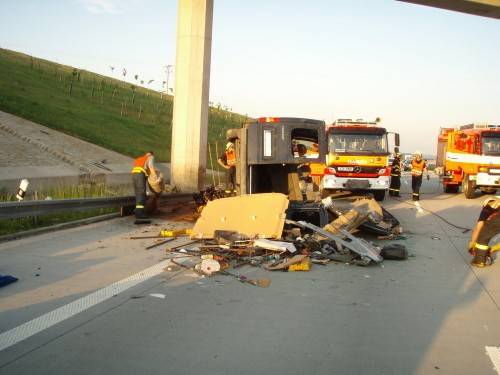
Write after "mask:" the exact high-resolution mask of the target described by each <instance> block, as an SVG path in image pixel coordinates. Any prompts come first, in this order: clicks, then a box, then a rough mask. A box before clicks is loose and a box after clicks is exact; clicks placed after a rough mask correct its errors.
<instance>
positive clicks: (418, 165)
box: [411, 159, 425, 176]
mask: <svg viewBox="0 0 500 375" xmlns="http://www.w3.org/2000/svg"><path fill="white" fill-rule="evenodd" d="M424 168H425V161H424V159H422V160H420V162H418V161H416V160H415V159H413V160H412V161H411V174H412V175H413V176H421V175H422V174H423V173H424Z"/></svg>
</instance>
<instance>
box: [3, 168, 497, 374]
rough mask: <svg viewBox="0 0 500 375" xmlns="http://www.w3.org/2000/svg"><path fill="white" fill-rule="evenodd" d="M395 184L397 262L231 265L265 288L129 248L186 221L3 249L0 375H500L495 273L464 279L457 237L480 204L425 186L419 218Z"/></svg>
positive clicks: (85, 230)
mask: <svg viewBox="0 0 500 375" xmlns="http://www.w3.org/2000/svg"><path fill="white" fill-rule="evenodd" d="M405 181H406V183H405ZM405 181H403V198H402V199H400V200H396V199H391V198H387V199H386V201H385V202H384V205H385V206H386V208H388V209H389V210H390V211H391V213H393V214H394V215H395V216H396V217H397V218H398V219H399V220H400V221H401V222H402V225H403V228H404V230H405V234H406V235H407V236H408V238H407V239H405V240H399V241H396V242H399V243H402V244H404V245H405V246H407V248H408V250H409V252H410V254H411V256H410V258H409V259H408V260H407V261H385V262H384V263H383V264H382V265H374V266H369V267H358V266H350V265H345V264H332V263H330V264H329V265H327V266H314V267H313V269H312V270H311V271H310V272H294V273H284V272H275V273H267V272H265V271H263V270H261V269H256V268H251V267H248V268H242V269H240V272H241V273H243V274H245V275H247V276H250V277H263V276H265V277H269V278H271V279H272V284H271V286H270V287H269V288H267V289H263V288H258V287H254V286H251V285H246V284H241V283H239V282H238V281H236V280H234V279H232V278H228V277H227V276H222V275H219V276H215V277H210V278H201V277H199V276H197V275H196V274H194V273H192V272H190V271H186V270H176V271H165V270H164V268H165V267H167V266H168V264H169V261H168V260H166V259H165V252H164V247H163V246H160V247H157V248H154V249H151V250H145V249H144V247H145V246H147V245H149V244H151V243H152V242H153V241H154V240H130V239H128V237H129V236H130V235H146V234H153V233H156V232H157V231H158V230H159V228H161V229H164V228H166V227H179V226H183V225H184V226H191V225H192V224H189V223H188V224H186V223H178V222H176V223H172V222H157V223H156V224H159V225H156V226H155V225H151V226H149V227H142V228H137V227H134V225H133V224H132V219H131V218H123V219H117V220H112V221H109V222H105V223H98V224H93V225H89V226H85V227H80V228H74V229H70V230H65V231H61V232H56V233H49V234H45V235H41V236H38V237H33V238H26V239H23V240H19V241H14V242H8V243H3V244H0V274H12V275H14V276H16V277H18V278H19V281H18V282H17V283H15V284H11V285H9V286H7V287H4V288H1V289H0V332H3V333H2V334H0V348H1V349H2V350H1V351H0V374H9V375H14V374H37V375H42V374H51V375H54V374H159V373H164V374H287V375H290V374H471V373H475V374H498V373H499V371H500V368H499V366H500V362H499V361H500V359H499V358H500V349H499V348H500V283H499V281H500V278H499V267H500V265H498V264H494V265H493V266H492V267H489V268H486V269H476V268H472V267H471V266H470V265H469V262H470V255H469V254H468V253H467V251H466V244H467V242H468V241H469V238H470V232H468V233H463V232H464V228H472V226H473V225H474V223H475V221H476V219H477V215H478V213H479V211H480V207H481V203H482V201H483V200H484V196H479V195H478V197H477V198H476V199H472V200H466V199H465V198H464V197H463V195H446V194H443V193H441V190H440V188H439V182H438V181H437V179H436V178H434V177H433V178H432V179H431V181H430V182H427V181H424V186H423V191H422V192H423V194H422V201H421V207H422V208H421V209H417V207H415V206H414V205H413V204H412V203H411V202H410V201H409V200H408V199H409V198H410V195H409V193H410V190H409V185H408V184H407V182H408V181H407V178H405ZM431 211H432V212H431ZM436 215H439V216H441V217H442V218H439V217H438V216H436ZM443 219H444V220H446V221H448V222H449V223H452V224H453V225H454V226H452V225H450V224H448V223H446V222H445V221H443ZM457 227H461V229H459V228H457ZM181 241H182V240H178V243H181ZM495 366H497V367H496V368H495Z"/></svg>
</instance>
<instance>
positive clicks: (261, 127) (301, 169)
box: [227, 117, 326, 201]
mask: <svg viewBox="0 0 500 375" xmlns="http://www.w3.org/2000/svg"><path fill="white" fill-rule="evenodd" d="M227 139H228V140H230V141H232V142H233V143H234V144H235V146H236V147H235V148H236V160H237V164H236V184H237V186H238V192H239V193H240V194H255V193H271V192H274V193H283V194H286V195H288V196H289V199H290V200H292V201H297V200H298V201H302V200H303V197H302V194H300V192H299V191H298V188H299V181H300V180H301V179H302V181H304V179H305V178H306V177H307V175H308V174H309V173H308V172H309V171H310V164H312V163H315V164H317V163H321V164H324V163H325V158H326V146H325V145H326V140H325V122H324V121H318V120H311V119H306V118H292V117H261V118H259V119H256V120H251V121H249V122H246V123H245V124H243V126H242V128H241V129H230V130H228V132H227Z"/></svg>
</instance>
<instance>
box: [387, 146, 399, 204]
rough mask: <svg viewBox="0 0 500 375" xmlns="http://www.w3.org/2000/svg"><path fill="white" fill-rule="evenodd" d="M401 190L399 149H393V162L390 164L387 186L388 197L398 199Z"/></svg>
mask: <svg viewBox="0 0 500 375" xmlns="http://www.w3.org/2000/svg"><path fill="white" fill-rule="evenodd" d="M400 188H401V154H400V153H399V149H398V148H397V147H396V148H394V160H393V161H392V164H391V185H390V186H389V195H390V196H391V197H400V196H401V195H399V189H400Z"/></svg>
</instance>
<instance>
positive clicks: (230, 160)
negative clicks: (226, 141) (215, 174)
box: [226, 150, 236, 167]
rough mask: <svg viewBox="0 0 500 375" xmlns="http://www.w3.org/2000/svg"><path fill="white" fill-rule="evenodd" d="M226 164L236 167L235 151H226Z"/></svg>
mask: <svg viewBox="0 0 500 375" xmlns="http://www.w3.org/2000/svg"><path fill="white" fill-rule="evenodd" d="M226 164H227V165H228V166H230V167H233V166H235V165H236V153H235V152H234V150H227V151H226Z"/></svg>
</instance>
